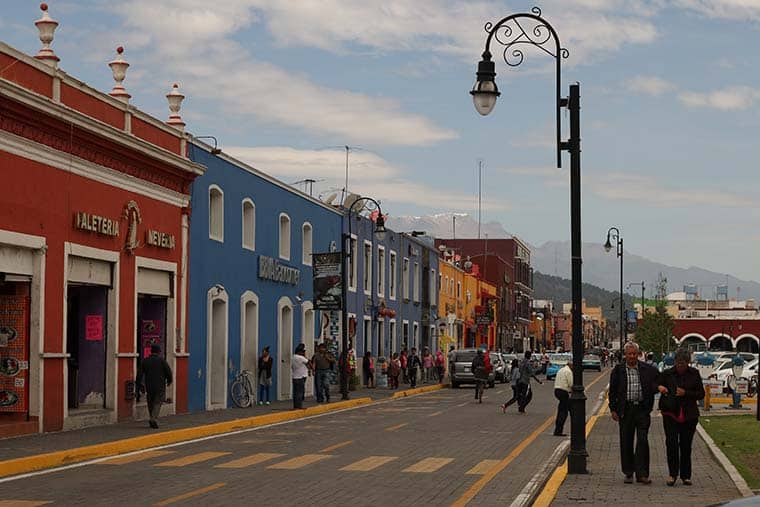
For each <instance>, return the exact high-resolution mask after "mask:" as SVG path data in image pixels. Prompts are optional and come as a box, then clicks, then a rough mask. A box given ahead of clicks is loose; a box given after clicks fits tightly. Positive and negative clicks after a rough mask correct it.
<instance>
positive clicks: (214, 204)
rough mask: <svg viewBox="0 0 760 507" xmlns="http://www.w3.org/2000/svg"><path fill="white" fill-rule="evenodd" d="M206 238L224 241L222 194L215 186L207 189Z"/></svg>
mask: <svg viewBox="0 0 760 507" xmlns="http://www.w3.org/2000/svg"><path fill="white" fill-rule="evenodd" d="M208 237H209V238H210V239H215V240H217V241H224V192H222V189H221V188H219V187H218V186H216V185H211V186H209V187H208Z"/></svg>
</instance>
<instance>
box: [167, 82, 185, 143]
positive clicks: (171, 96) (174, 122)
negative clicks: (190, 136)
mask: <svg viewBox="0 0 760 507" xmlns="http://www.w3.org/2000/svg"><path fill="white" fill-rule="evenodd" d="M166 100H168V101H169V113H170V114H169V120H168V121H167V122H166V123H167V124H169V125H171V126H172V127H174V128H176V129H178V130H180V131H182V130H185V122H184V121H182V117H181V116H180V115H179V110H180V109H181V108H182V101H183V100H185V96H184V95H183V94H182V93H181V92H180V91H179V85H178V84H177V83H174V85H172V90H171V91H170V92H169V93H167V94H166Z"/></svg>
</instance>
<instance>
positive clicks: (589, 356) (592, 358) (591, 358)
mask: <svg viewBox="0 0 760 507" xmlns="http://www.w3.org/2000/svg"><path fill="white" fill-rule="evenodd" d="M583 359H584V360H586V361H599V356H597V355H595V354H586V355H585V356H583Z"/></svg>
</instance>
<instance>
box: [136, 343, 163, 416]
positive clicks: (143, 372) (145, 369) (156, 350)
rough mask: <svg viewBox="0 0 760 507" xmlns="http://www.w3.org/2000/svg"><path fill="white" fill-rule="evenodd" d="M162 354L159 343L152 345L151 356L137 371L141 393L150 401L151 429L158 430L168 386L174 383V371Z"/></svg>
mask: <svg viewBox="0 0 760 507" xmlns="http://www.w3.org/2000/svg"><path fill="white" fill-rule="evenodd" d="M160 353H161V347H160V346H159V345H158V344H157V343H154V344H152V345H151V346H150V356H148V357H146V358H145V359H143V360H142V362H141V363H140V368H139V369H138V370H137V385H138V386H140V391H144V392H145V394H146V398H147V400H148V413H149V416H150V420H149V421H148V423H149V424H150V427H151V428H158V421H157V420H158V414H159V412H161V404H162V403H163V402H164V400H165V399H166V386H169V385H171V383H172V369H171V368H170V367H169V364H168V363H167V362H166V360H164V358H163V357H161V356H160V355H159V354H160ZM143 377H144V378H145V383H143Z"/></svg>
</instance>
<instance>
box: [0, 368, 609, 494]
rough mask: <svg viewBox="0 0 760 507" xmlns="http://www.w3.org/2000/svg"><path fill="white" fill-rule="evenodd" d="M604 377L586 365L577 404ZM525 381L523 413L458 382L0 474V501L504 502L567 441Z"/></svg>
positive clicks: (545, 397)
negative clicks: (12, 475)
mask: <svg viewBox="0 0 760 507" xmlns="http://www.w3.org/2000/svg"><path fill="white" fill-rule="evenodd" d="M607 376H608V375H607V371H604V372H603V373H602V374H601V376H600V374H599V373H597V372H586V373H585V376H584V377H585V380H584V383H585V384H586V385H587V386H588V385H590V384H591V386H590V388H588V390H587V393H586V395H587V398H588V400H587V402H586V410H587V413H590V411H591V410H592V408H593V407H594V406H595V405H596V403H597V400H598V397H599V394H600V392H601V391H602V390H603V389H604V387H605V385H606V383H607ZM592 382H593V384H592ZM533 390H534V397H533V402H532V403H531V404H530V405H529V406H528V408H527V413H526V414H518V412H517V409H516V406H515V405H513V406H512V407H510V409H509V410H508V411H507V413H506V414H502V411H501V403H502V402H503V401H504V400H505V399H506V398H507V397H508V396H509V395H511V389H510V388H509V385H508V384H503V385H502V384H497V386H496V388H495V389H488V390H487V391H486V392H485V395H484V400H483V403H482V404H478V403H477V402H476V401H475V400H474V390H473V389H472V388H471V387H469V386H466V387H463V388H461V389H454V390H452V389H444V390H441V391H435V392H432V393H428V394H424V395H419V396H414V397H410V398H404V399H400V400H394V401H387V402H381V403H377V404H373V405H369V406H365V407H360V408H357V409H351V410H345V411H341V412H332V413H329V414H326V415H323V416H317V417H313V418H309V419H300V420H297V421H293V422H289V423H283V424H279V425H274V426H269V427H263V428H258V429H255V430H247V431H244V432H240V433H233V434H226V435H219V436H216V437H211V438H208V439H206V440H202V441H198V442H193V443H186V444H179V445H173V446H170V447H165V448H160V449H152V450H146V451H140V452H138V453H134V454H131V455H127V456H123V457H119V458H112V459H109V460H105V461H101V462H98V463H92V464H86V465H84V466H76V467H72V468H69V469H64V470H58V471H53V472H48V473H43V474H40V475H32V476H30V477H26V478H23V479H17V480H12V481H5V482H0V499H1V500H0V505H2V506H6V505H18V506H25V507H32V506H35V505H88V506H99V505H107V506H115V505H204V506H210V505H278V506H279V505H326V504H342V505H349V504H350V505H362V506H364V505H366V506H370V505H372V506H377V505H383V506H385V505H388V504H392V505H394V504H409V505H424V504H427V505H451V504H454V503H456V502H459V503H460V504H463V503H464V502H465V501H466V500H471V502H470V505H478V506H481V505H504V504H507V505H509V504H511V503H512V502H513V501H514V500H515V499H516V498H518V497H519V495H520V494H521V493H523V494H524V493H525V491H526V490H527V489H530V487H529V486H527V487H526V485H529V484H530V481H531V479H532V478H533V477H534V475H536V473H537V472H539V471H540V470H541V469H542V468H545V464H546V462H547V460H548V459H549V458H550V456H552V454H553V453H554V452H555V451H556V449H557V448H558V447H559V446H560V445H561V444H562V443H563V441H567V440H569V438H562V437H555V436H553V435H551V433H552V431H553V424H554V415H555V411H556V400H555V398H554V395H553V381H550V382H546V383H544V384H543V385H537V384H536V383H535V382H534V383H533ZM569 425H570V423H569V421H568V423H567V424H566V427H565V431H566V432H567V433H569V429H570V428H569ZM3 502H26V503H3Z"/></svg>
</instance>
